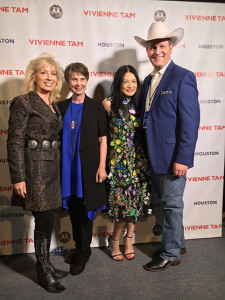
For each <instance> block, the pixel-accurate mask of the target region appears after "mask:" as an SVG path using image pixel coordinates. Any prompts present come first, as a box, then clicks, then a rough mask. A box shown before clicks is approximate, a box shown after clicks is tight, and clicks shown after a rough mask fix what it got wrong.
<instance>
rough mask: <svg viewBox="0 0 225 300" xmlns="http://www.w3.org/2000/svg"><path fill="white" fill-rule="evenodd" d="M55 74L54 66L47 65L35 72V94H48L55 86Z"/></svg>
mask: <svg viewBox="0 0 225 300" xmlns="http://www.w3.org/2000/svg"><path fill="white" fill-rule="evenodd" d="M57 80H58V79H57V74H56V69H55V67H54V66H52V65H50V64H47V65H45V66H43V67H42V68H41V69H40V70H38V71H37V73H36V75H35V82H36V92H37V93H39V94H48V93H50V92H51V91H52V90H53V89H54V88H55V86H56V83H57Z"/></svg>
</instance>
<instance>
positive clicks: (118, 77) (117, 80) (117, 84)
mask: <svg viewBox="0 0 225 300" xmlns="http://www.w3.org/2000/svg"><path fill="white" fill-rule="evenodd" d="M127 72H130V73H133V74H134V76H135V78H136V80H137V91H136V93H135V94H134V95H133V96H132V97H131V102H132V103H133V104H134V106H135V108H136V110H138V99H139V96H140V79H139V76H138V73H137V71H136V70H135V68H134V67H132V66H131V65H123V66H121V67H120V68H119V69H118V70H117V71H116V73H115V77H114V79H113V82H112V86H111V94H110V96H111V97H112V103H111V110H112V111H113V112H114V113H115V114H116V115H117V116H119V110H120V109H121V108H122V106H123V100H124V99H126V98H127V97H126V96H125V95H124V94H123V93H122V92H121V86H122V82H123V78H124V75H125V74H126V73H127Z"/></svg>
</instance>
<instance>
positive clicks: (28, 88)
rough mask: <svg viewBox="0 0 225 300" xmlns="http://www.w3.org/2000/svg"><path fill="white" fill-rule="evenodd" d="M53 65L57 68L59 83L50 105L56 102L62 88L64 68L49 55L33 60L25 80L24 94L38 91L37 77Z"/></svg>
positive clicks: (44, 54) (28, 67) (51, 93)
mask: <svg viewBox="0 0 225 300" xmlns="http://www.w3.org/2000/svg"><path fill="white" fill-rule="evenodd" d="M47 64H49V65H51V66H54V67H55V70H56V76H57V82H56V86H55V88H54V89H53V90H52V91H51V92H50V96H49V101H50V103H52V102H54V101H56V98H57V97H59V96H60V94H59V93H60V91H61V88H62V68H61V67H60V65H59V63H58V62H57V61H56V60H55V59H54V57H53V56H52V55H51V54H49V53H42V54H41V55H39V56H38V57H37V58H35V59H32V60H31V61H30V62H29V64H28V66H27V68H26V71H25V78H24V89H23V92H24V93H29V92H33V91H35V89H36V83H35V75H36V73H37V72H38V71H39V70H40V69H41V68H43V67H44V66H45V65H47Z"/></svg>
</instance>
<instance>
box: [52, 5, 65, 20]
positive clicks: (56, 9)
mask: <svg viewBox="0 0 225 300" xmlns="http://www.w3.org/2000/svg"><path fill="white" fill-rule="evenodd" d="M49 14H50V16H51V17H52V18H54V19H60V18H61V17H62V15H63V10H62V7H60V6H59V5H52V6H51V7H50V8H49Z"/></svg>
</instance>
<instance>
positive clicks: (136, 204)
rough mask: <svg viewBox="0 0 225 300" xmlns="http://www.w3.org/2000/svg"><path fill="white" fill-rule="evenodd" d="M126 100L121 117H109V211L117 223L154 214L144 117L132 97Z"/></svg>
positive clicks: (107, 183) (120, 112) (133, 220)
mask: <svg viewBox="0 0 225 300" xmlns="http://www.w3.org/2000/svg"><path fill="white" fill-rule="evenodd" d="M108 101H111V98H108ZM123 103H124V105H123V109H122V110H120V111H119V114H120V117H118V116H117V115H116V114H115V113H113V112H111V114H110V116H109V132H110V141H109V150H108V157H107V168H108V178H107V180H106V187H107V189H106V190H107V194H108V195H107V196H108V211H107V213H108V215H109V216H110V217H111V218H113V219H115V220H116V221H117V222H132V223H136V222H137V221H138V220H143V219H146V218H147V217H148V216H150V215H152V209H151V198H150V178H149V171H148V166H147V158H146V155H145V153H144V149H143V144H144V141H143V140H142V137H141V136H142V135H141V131H140V129H141V128H140V125H141V124H140V120H139V119H138V118H137V117H136V111H135V107H134V104H133V103H132V102H131V101H130V99H125V100H124V101H123Z"/></svg>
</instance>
